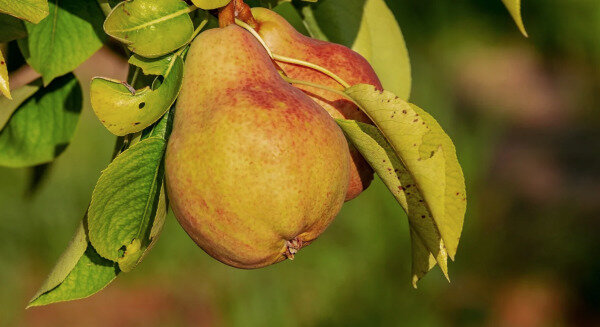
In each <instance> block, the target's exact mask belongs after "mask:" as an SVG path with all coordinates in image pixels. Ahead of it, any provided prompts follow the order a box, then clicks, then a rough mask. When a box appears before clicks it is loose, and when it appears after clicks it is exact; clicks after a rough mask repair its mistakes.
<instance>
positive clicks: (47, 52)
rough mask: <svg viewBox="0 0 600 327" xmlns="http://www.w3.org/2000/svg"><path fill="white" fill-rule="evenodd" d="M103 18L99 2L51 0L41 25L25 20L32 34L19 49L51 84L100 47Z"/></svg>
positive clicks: (47, 82)
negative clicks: (48, 10) (54, 0)
mask: <svg viewBox="0 0 600 327" xmlns="http://www.w3.org/2000/svg"><path fill="white" fill-rule="evenodd" d="M103 19H104V15H103V14H102V11H101V10H100V7H98V4H97V3H96V2H95V1H81V0H61V1H58V2H51V3H50V14H49V15H48V17H46V18H45V19H44V20H42V21H41V22H39V24H32V23H25V27H26V28H27V33H28V36H27V38H24V39H20V40H19V41H18V42H19V49H20V50H21V52H22V53H23V56H24V57H25V60H27V63H28V64H30V65H31V67H33V69H35V70H36V71H37V72H39V73H40V74H41V75H42V78H43V80H44V84H45V85H48V84H49V83H50V82H51V81H52V80H53V79H54V78H56V77H58V76H62V75H64V74H66V73H69V72H71V71H72V70H73V69H75V68H76V67H77V66H79V65H80V64H81V63H83V62H84V61H85V60H86V59H88V58H89V57H90V56H91V55H93V54H94V53H95V52H96V51H97V50H98V49H100V47H101V46H102V42H103V40H104V39H105V34H104V33H103V32H102V21H103Z"/></svg>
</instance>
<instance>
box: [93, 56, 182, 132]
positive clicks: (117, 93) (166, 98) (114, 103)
mask: <svg viewBox="0 0 600 327" xmlns="http://www.w3.org/2000/svg"><path fill="white" fill-rule="evenodd" d="M182 77H183V60H182V59H181V57H180V56H177V58H176V59H175V60H172V61H171V63H170V69H169V70H168V73H166V76H165V80H164V81H163V83H162V84H161V85H160V86H159V87H158V88H157V89H156V90H152V89H151V88H150V87H145V88H143V89H141V90H137V91H136V90H134V89H133V88H132V87H131V86H129V85H127V84H125V83H122V82H120V81H116V80H111V79H105V78H94V79H93V80H92V84H91V87H90V100H91V103H92V108H93V109H94V112H95V113H96V116H98V118H99V119H100V121H101V122H102V124H103V125H104V126H105V127H106V128H107V129H108V130H109V131H110V132H111V133H113V134H115V135H118V136H123V135H127V134H130V133H136V132H139V131H141V130H143V129H144V128H146V127H148V126H150V125H152V124H153V123H155V122H156V121H157V120H158V119H159V118H160V117H162V116H163V115H164V113H165V112H166V111H167V110H168V109H169V108H170V107H171V105H172V104H173V103H174V102H175V99H177V95H178V94H179V90H180V89H181V81H182Z"/></svg>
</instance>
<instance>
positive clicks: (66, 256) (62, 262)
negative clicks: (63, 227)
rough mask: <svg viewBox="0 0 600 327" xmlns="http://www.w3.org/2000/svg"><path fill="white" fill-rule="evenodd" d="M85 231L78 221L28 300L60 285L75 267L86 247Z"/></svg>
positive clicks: (33, 299) (34, 298) (82, 224)
mask: <svg viewBox="0 0 600 327" xmlns="http://www.w3.org/2000/svg"><path fill="white" fill-rule="evenodd" d="M84 219H85V218H84ZM85 233H86V232H85V228H84V223H83V221H82V222H81V223H79V227H77V231H75V235H74V236H73V238H72V239H71V242H69V245H67V249H66V250H65V251H64V252H63V254H62V255H61V256H60V258H58V261H57V262H56V264H55V265H54V268H52V271H51V272H50V274H49V275H48V277H47V278H46V280H45V281H44V283H43V284H42V286H41V287H40V289H39V290H38V291H37V293H35V295H34V296H33V297H32V299H31V301H30V302H33V301H35V300H36V299H37V298H39V297H40V295H42V294H44V293H46V292H48V291H50V290H52V289H53V288H55V287H56V286H58V285H60V284H61V283H62V282H63V281H64V280H65V278H67V276H68V275H69V273H70V272H71V271H72V270H73V268H75V266H76V265H77V262H79V260H80V259H81V257H82V256H83V254H84V253H85V250H86V249H87V247H88V240H87V236H86V235H85Z"/></svg>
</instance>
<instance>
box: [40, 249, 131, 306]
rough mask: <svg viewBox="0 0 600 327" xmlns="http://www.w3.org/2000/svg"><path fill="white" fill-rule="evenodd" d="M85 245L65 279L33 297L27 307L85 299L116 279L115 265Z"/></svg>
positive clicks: (117, 271)
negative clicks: (83, 250)
mask: <svg viewBox="0 0 600 327" xmlns="http://www.w3.org/2000/svg"><path fill="white" fill-rule="evenodd" d="M86 244H87V248H86V250H85V252H84V253H83V255H82V256H81V257H80V258H79V260H78V261H77V263H76V264H75V266H74V267H73V269H72V270H71V271H70V272H69V273H68V275H67V276H66V278H65V279H64V280H63V281H62V282H61V283H60V284H59V285H58V286H56V287H54V288H52V289H50V290H48V291H46V292H44V293H42V294H41V295H39V296H37V297H34V298H33V299H32V300H31V302H29V305H28V307H37V306H42V305H47V304H50V303H56V302H62V301H70V300H76V299H83V298H86V297H88V296H90V295H93V294H94V293H96V292H98V291H100V290H102V289H103V288H104V287H106V286H107V285H108V284H110V282H112V281H113V280H114V279H115V278H116V277H117V275H118V274H119V267H117V264H116V263H114V262H112V261H109V260H106V259H104V258H102V257H100V256H99V255H98V253H97V252H96V251H95V250H94V248H93V247H92V246H91V244H89V243H87V242H86ZM67 251H70V248H68V249H67ZM70 260H71V259H69V261H70ZM58 264H59V265H60V264H61V262H60V261H59V263H58ZM53 273H54V271H53V272H52V273H51V275H52V274H53Z"/></svg>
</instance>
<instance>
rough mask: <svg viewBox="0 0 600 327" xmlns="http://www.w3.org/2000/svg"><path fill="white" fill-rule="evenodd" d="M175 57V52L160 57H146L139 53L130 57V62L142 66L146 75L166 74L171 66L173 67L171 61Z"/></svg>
mask: <svg viewBox="0 0 600 327" xmlns="http://www.w3.org/2000/svg"><path fill="white" fill-rule="evenodd" d="M174 57H175V55H174V54H172V53H169V54H166V55H164V56H162V57H158V58H146V57H142V56H140V55H137V54H133V56H131V57H129V63H130V64H132V65H134V66H137V67H140V68H141V69H142V72H144V74H146V75H160V76H165V75H166V73H167V71H168V70H169V68H170V67H171V61H173V58H174Z"/></svg>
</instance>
